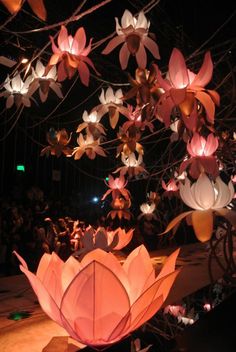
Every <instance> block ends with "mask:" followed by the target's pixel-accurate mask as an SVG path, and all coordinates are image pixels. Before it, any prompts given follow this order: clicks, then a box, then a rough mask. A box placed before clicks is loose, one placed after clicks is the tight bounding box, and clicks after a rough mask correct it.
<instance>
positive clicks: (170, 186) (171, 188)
mask: <svg viewBox="0 0 236 352" xmlns="http://www.w3.org/2000/svg"><path fill="white" fill-rule="evenodd" d="M161 185H162V188H163V189H164V190H165V192H164V193H163V196H164V197H172V196H173V195H175V194H176V192H178V190H179V187H178V186H177V184H176V182H175V180H174V179H173V178H172V179H170V180H169V182H168V183H165V181H164V180H162V181H161Z"/></svg>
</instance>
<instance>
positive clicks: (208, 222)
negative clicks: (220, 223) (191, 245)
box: [192, 209, 213, 242]
mask: <svg viewBox="0 0 236 352" xmlns="http://www.w3.org/2000/svg"><path fill="white" fill-rule="evenodd" d="M192 225H193V229H194V232H195V235H196V237H197V238H198V240H199V241H201V242H206V241H208V240H209V239H210V238H211V236H212V233H213V212H212V210H211V209H209V210H195V211H193V212H192Z"/></svg>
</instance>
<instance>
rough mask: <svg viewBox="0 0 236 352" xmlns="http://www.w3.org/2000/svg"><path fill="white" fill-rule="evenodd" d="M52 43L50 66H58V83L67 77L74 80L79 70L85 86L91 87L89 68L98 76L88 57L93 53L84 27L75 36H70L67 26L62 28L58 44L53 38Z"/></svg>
mask: <svg viewBox="0 0 236 352" xmlns="http://www.w3.org/2000/svg"><path fill="white" fill-rule="evenodd" d="M50 39H51V42H52V51H53V55H52V57H51V58H50V61H49V66H53V65H57V64H58V63H59V65H58V71H57V74H58V81H64V80H65V79H66V78H67V77H68V78H72V77H73V76H74V74H75V72H76V71H77V70H78V72H79V76H80V79H81V82H82V83H83V84H84V85H85V86H88V85H89V77H90V73H89V69H88V66H90V67H92V69H93V70H94V71H95V72H96V73H97V74H98V72H97V71H96V69H95V67H94V65H93V63H92V61H91V59H90V58H89V57H88V55H89V53H90V51H91V42H92V39H90V41H89V45H88V46H87V47H85V46H86V34H85V30H84V28H83V27H80V28H79V29H78V30H77V31H76V33H75V36H74V37H72V35H68V32H67V29H66V27H65V26H61V30H60V33H59V35H58V40H57V44H58V47H57V46H56V45H55V43H54V39H53V37H50Z"/></svg>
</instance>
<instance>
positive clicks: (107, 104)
mask: <svg viewBox="0 0 236 352" xmlns="http://www.w3.org/2000/svg"><path fill="white" fill-rule="evenodd" d="M122 97H123V93H122V90H121V89H118V90H117V91H116V92H114V91H113V89H112V88H111V87H108V88H107V90H106V92H105V91H104V89H102V93H101V95H100V96H99V100H100V102H101V104H100V105H98V106H96V107H95V108H94V110H97V111H98V114H99V116H101V117H102V116H103V115H105V114H107V113H108V114H109V121H110V125H111V128H115V127H116V125H117V122H118V121H119V114H120V113H121V114H123V115H127V113H128V111H127V108H126V107H124V106H123V100H122Z"/></svg>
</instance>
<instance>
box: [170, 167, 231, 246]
mask: <svg viewBox="0 0 236 352" xmlns="http://www.w3.org/2000/svg"><path fill="white" fill-rule="evenodd" d="M233 196H234V187H233V184H232V182H231V181H230V182H229V183H228V185H226V184H225V183H224V182H223V181H222V180H221V178H220V177H217V178H216V181H215V182H212V181H210V179H209V178H208V177H207V176H206V175H205V174H204V173H203V174H201V175H200V176H199V178H198V180H197V181H196V182H195V183H194V184H193V185H192V186H191V184H190V181H189V179H188V178H186V179H185V183H184V184H180V197H181V198H182V200H183V202H184V203H185V204H186V205H187V206H189V207H190V208H192V209H195V210H191V211H187V212H184V213H182V214H180V215H178V216H177V217H176V218H175V219H173V220H172V221H171V222H170V223H169V225H168V226H167V228H166V230H165V231H164V233H166V232H168V231H170V230H171V229H172V228H173V227H174V226H176V225H177V224H178V223H179V222H180V221H181V220H182V219H184V218H186V217H187V216H188V218H190V220H191V223H192V226H193V229H194V232H195V235H196V237H197V238H198V239H199V241H201V242H205V241H208V240H209V239H210V238H211V236H212V232H213V219H214V214H216V215H219V216H224V217H225V218H226V219H228V221H229V222H231V223H232V225H233V226H234V227H235V226H236V212H235V211H233V210H230V209H227V208H225V207H226V206H227V205H228V204H229V203H230V202H231V200H232V199H233Z"/></svg>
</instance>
